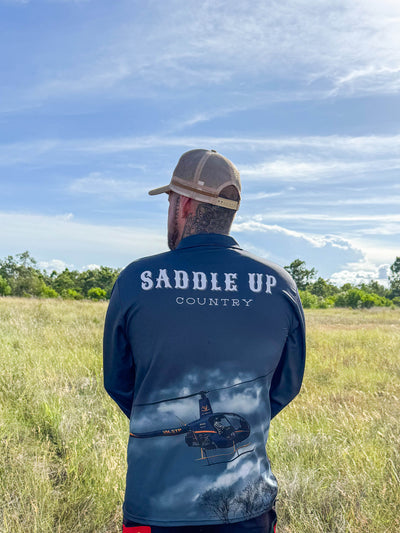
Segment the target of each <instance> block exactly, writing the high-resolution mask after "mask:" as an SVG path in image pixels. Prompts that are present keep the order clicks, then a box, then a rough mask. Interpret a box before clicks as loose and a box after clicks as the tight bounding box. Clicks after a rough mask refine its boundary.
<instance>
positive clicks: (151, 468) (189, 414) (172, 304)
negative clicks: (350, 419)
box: [104, 150, 305, 533]
mask: <svg viewBox="0 0 400 533" xmlns="http://www.w3.org/2000/svg"><path fill="white" fill-rule="evenodd" d="M161 193H167V194H168V197H169V211H168V244H169V248H170V250H171V251H169V252H166V253H162V254H159V255H155V256H151V257H145V258H143V259H139V260H137V261H134V262H133V263H131V264H130V265H129V266H128V267H126V268H125V270H124V271H123V272H122V273H121V274H120V276H119V278H118V280H117V282H116V284H115V286H114V289H113V293H112V296H111V300H110V304H109V308H108V312H107V318H106V323H105V330H104V383H105V388H106V390H107V391H108V393H109V394H110V396H111V397H112V398H113V399H114V400H115V401H116V402H117V404H118V405H119V407H120V408H121V409H122V411H123V412H124V413H125V414H126V415H127V416H128V418H129V419H130V436H129V444H128V472H127V478H126V493H125V501H124V526H123V530H124V531H125V532H127V533H128V532H141V533H145V532H150V531H151V532H152V533H163V532H164V533H167V532H172V531H177V532H179V531H181V532H182V533H186V532H189V531H190V532H200V531H204V532H209V533H211V532H218V533H228V532H230V533H233V532H236V531H238V532H239V531H243V530H246V531H247V532H251V531H254V532H256V531H257V532H260V531H264V532H268V533H269V532H272V531H273V530H274V527H275V523H276V515H275V511H274V502H275V499H276V495H277V482H276V479H275V477H274V475H273V474H272V472H271V468H270V464H269V460H268V457H267V455H266V451H265V445H266V442H267V437H268V429H269V424H270V420H271V418H272V417H274V416H275V415H276V414H277V413H278V412H279V411H280V410H281V409H283V407H285V406H286V405H287V404H288V403H289V402H290V401H291V400H292V399H293V398H294V397H295V396H296V394H297V393H298V392H299V390H300V386H301V381H302V377H303V371H304V361H305V341H304V318H303V312H302V308H301V303H300V299H299V296H298V293H297V289H296V285H295V283H294V281H293V280H292V278H291V277H290V276H289V275H288V274H287V272H286V271H285V270H283V269H282V268H280V267H278V266H276V265H274V264H272V263H270V262H268V261H265V260H262V259H259V258H257V257H254V256H252V255H250V254H249V253H247V252H245V251H244V250H242V249H241V248H240V247H239V245H238V244H237V243H236V241H235V240H234V239H233V238H232V237H230V236H229V231H230V227H231V224H232V221H233V218H234V215H235V213H236V211H237V209H238V207H239V202H240V177H239V172H238V171H237V169H236V167H235V166H234V165H233V164H232V163H231V162H230V161H229V160H228V159H226V158H225V157H223V156H222V155H220V154H218V153H216V152H215V151H214V150H191V151H189V152H186V153H185V154H183V155H182V157H181V158H180V160H179V162H178V165H177V167H176V168H175V171H174V174H173V176H172V179H171V182H170V184H169V185H167V186H165V187H161V188H159V189H155V190H153V191H150V193H149V194H151V195H154V194H161Z"/></svg>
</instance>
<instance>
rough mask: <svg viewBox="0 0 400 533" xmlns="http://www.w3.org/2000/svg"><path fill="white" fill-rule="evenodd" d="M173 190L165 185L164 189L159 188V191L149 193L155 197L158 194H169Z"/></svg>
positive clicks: (153, 190)
mask: <svg viewBox="0 0 400 533" xmlns="http://www.w3.org/2000/svg"><path fill="white" fill-rule="evenodd" d="M170 190H171V189H170V187H169V185H164V187H158V189H152V190H151V191H149V194H150V196H155V195H156V194H162V193H163V192H169V191H170Z"/></svg>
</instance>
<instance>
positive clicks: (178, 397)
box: [134, 370, 273, 407]
mask: <svg viewBox="0 0 400 533" xmlns="http://www.w3.org/2000/svg"><path fill="white" fill-rule="evenodd" d="M272 372H273V370H270V372H268V373H267V374H264V375H263V376H258V377H256V378H253V379H247V380H245V381H240V382H239V383H234V384H233V385H228V386H227V387H218V388H216V389H209V390H201V391H198V392H193V393H192V394H187V395H185V396H177V397H176V398H166V399H165V400H158V401H157V402H149V403H135V404H134V405H135V407H144V406H145V405H157V404H159V403H165V402H175V401H177V400H184V399H185V398H193V396H198V395H199V394H208V393H210V392H216V391H219V390H225V389H232V388H233V387H238V386H239V385H243V384H245V383H252V382H253V381H257V380H259V379H263V378H266V377H267V376H269V375H270V374H271V373H272Z"/></svg>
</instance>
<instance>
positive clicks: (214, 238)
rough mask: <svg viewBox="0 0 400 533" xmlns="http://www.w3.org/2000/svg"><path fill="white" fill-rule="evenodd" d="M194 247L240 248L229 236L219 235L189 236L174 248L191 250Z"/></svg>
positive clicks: (200, 234)
mask: <svg viewBox="0 0 400 533" xmlns="http://www.w3.org/2000/svg"><path fill="white" fill-rule="evenodd" d="M196 246H218V247H222V248H237V249H239V250H240V246H239V245H238V243H237V242H236V241H235V239H234V238H233V237H231V236H230V235H222V234H221V233H198V234H196V235H189V237H185V238H184V239H182V240H181V242H180V243H179V244H178V246H177V247H176V250H182V249H184V248H192V247H196Z"/></svg>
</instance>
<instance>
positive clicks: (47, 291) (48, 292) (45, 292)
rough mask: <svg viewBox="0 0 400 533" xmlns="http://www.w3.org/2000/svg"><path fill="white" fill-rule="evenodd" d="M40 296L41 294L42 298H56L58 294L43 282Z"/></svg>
mask: <svg viewBox="0 0 400 533" xmlns="http://www.w3.org/2000/svg"><path fill="white" fill-rule="evenodd" d="M40 296H42V297H43V298H57V297H58V296H59V294H58V292H57V291H55V290H54V289H52V288H51V287H48V286H47V285H45V284H43V287H42V291H41V293H40Z"/></svg>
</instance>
